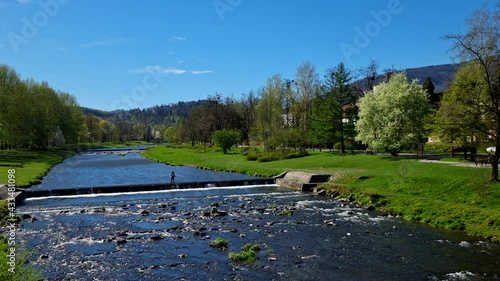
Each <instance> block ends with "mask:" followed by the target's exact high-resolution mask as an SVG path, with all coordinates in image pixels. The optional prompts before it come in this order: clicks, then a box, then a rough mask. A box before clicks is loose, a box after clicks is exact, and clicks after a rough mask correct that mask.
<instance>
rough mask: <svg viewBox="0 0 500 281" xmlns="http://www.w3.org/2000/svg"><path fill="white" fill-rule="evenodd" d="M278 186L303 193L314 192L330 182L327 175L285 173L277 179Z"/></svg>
mask: <svg viewBox="0 0 500 281" xmlns="http://www.w3.org/2000/svg"><path fill="white" fill-rule="evenodd" d="M275 179H276V184H278V185H281V186H286V187H291V188H294V189H298V190H301V191H312V190H313V189H314V188H315V187H316V186H317V185H318V184H320V183H324V182H327V181H329V180H330V175H327V174H312V173H305V172H285V173H283V174H281V175H279V176H277V177H275Z"/></svg>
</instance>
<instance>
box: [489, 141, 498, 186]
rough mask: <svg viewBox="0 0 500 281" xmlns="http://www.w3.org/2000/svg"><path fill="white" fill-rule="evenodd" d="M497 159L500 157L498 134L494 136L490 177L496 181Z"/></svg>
mask: <svg viewBox="0 0 500 281" xmlns="http://www.w3.org/2000/svg"><path fill="white" fill-rule="evenodd" d="M498 159H500V135H497V137H496V144H495V157H493V160H492V162H491V179H490V181H493V182H496V181H498Z"/></svg>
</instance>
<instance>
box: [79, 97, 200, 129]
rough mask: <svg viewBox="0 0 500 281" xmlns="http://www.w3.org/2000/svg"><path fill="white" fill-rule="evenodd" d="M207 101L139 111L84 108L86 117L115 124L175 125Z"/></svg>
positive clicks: (137, 109) (181, 102)
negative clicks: (91, 116) (194, 108)
mask: <svg viewBox="0 0 500 281" xmlns="http://www.w3.org/2000/svg"><path fill="white" fill-rule="evenodd" d="M204 103H206V101H205V100H198V101H187V102H183V101H180V102H178V103H176V104H174V103H172V104H169V105H157V106H154V107H149V108H144V109H139V108H134V109H129V110H124V109H118V110H113V111H103V110H98V109H93V108H87V107H82V113H83V114H84V115H87V114H91V115H94V116H97V117H99V118H101V119H105V120H108V121H110V122H113V123H115V124H116V123H118V122H121V121H125V122H132V123H136V122H147V123H148V124H154V125H167V126H168V125H174V124H175V123H176V122H177V120H178V119H179V118H187V117H188V116H189V113H190V112H191V108H193V107H194V106H199V105H203V104H204Z"/></svg>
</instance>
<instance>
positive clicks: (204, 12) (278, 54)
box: [0, 0, 496, 110]
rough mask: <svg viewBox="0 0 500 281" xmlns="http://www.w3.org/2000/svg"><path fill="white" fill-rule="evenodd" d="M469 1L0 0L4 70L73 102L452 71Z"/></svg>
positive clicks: (181, 96) (161, 100)
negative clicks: (430, 68) (351, 73)
mask: <svg viewBox="0 0 500 281" xmlns="http://www.w3.org/2000/svg"><path fill="white" fill-rule="evenodd" d="M485 3H487V4H488V6H489V7H490V8H493V7H494V5H495V3H496V1H493V0H491V1H471V0H442V1H434V0H353V1H333V0H311V1H305V0H302V1H299V0H289V1H285V0H283V1H279V0H144V1H139V0H134V1H132V0H41V1H38V0H0V30H1V33H0V34H1V36H0V63H4V64H7V65H9V66H11V67H13V68H15V69H16V70H17V71H18V72H19V73H20V75H21V76H22V77H23V78H28V77H31V78H34V79H35V80H36V81H47V82H48V83H49V84H50V85H51V86H52V87H53V88H55V89H58V90H61V91H65V92H68V93H70V94H72V95H74V96H75V97H76V98H77V100H78V102H79V103H80V105H82V106H86V107H92V108H97V109H102V110H112V109H116V108H123V109H130V108H137V107H139V108H145V107H150V106H154V105H158V104H170V103H176V102H178V101H189V100H198V99H203V98H206V97H207V95H213V94H215V93H220V94H222V95H223V96H234V97H236V98H238V97H240V95H241V94H242V93H246V92H248V91H250V90H256V89H258V88H259V87H261V86H263V85H265V82H266V79H267V78H268V77H270V76H272V75H273V74H276V73H279V74H281V75H282V76H283V77H284V78H290V79H293V78H294V76H295V72H296V69H297V67H298V66H300V65H301V64H302V63H303V62H305V61H310V62H311V63H312V64H313V65H315V66H316V70H317V72H318V73H319V75H320V77H322V76H323V74H324V73H325V72H326V70H327V69H328V68H331V67H334V66H336V65H337V64H338V63H339V62H344V64H345V65H346V66H347V67H348V68H349V69H351V70H355V69H358V68H359V67H363V66H366V65H367V64H368V63H369V62H370V60H372V59H374V60H377V61H378V62H379V63H380V69H379V71H380V72H382V70H383V69H385V68H390V67H395V68H398V69H404V68H410V67H419V66H427V65H437V64H444V63H450V62H451V54H450V53H447V50H448V49H449V47H450V42H448V41H445V40H442V39H440V37H442V36H443V35H445V34H446V33H456V32H458V31H459V30H460V28H461V29H462V30H465V28H466V26H465V24H464V21H465V19H467V18H468V17H470V15H471V13H472V11H473V10H475V9H477V8H480V7H482V6H483V5H484V4H485Z"/></svg>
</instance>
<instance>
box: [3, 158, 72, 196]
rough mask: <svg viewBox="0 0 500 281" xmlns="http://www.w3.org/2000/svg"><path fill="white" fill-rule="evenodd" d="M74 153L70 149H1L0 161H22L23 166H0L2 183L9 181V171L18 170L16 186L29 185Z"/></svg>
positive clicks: (4, 162) (6, 162)
mask: <svg viewBox="0 0 500 281" xmlns="http://www.w3.org/2000/svg"><path fill="white" fill-rule="evenodd" d="M71 155H73V152H72V151H70V150H60V149H48V150H21V149H13V150H0V163H2V164H9V163H10V164H14V163H21V164H23V166H22V167H8V166H0V183H7V180H8V179H7V175H8V173H7V171H8V170H9V169H15V170H16V173H15V175H16V186H18V187H28V186H30V185H31V184H33V183H36V182H38V181H39V180H41V179H42V177H43V176H44V175H45V174H46V173H47V172H48V171H49V170H50V168H51V167H52V166H53V165H55V164H57V163H60V162H61V161H63V160H64V159H65V158H67V157H69V156H71Z"/></svg>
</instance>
